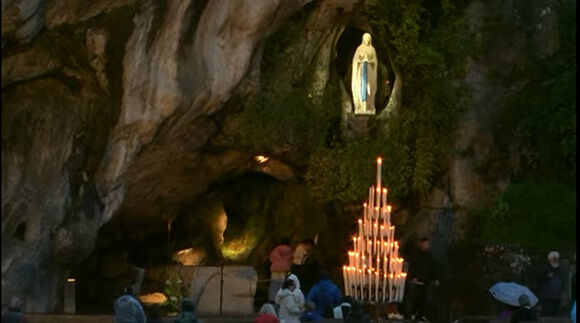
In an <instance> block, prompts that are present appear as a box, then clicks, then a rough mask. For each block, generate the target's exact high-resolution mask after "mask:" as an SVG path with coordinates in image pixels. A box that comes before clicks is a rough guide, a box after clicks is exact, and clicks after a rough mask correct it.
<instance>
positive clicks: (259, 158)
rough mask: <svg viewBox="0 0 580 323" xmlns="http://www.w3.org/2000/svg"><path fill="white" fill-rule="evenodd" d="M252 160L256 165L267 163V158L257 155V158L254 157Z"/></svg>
mask: <svg viewBox="0 0 580 323" xmlns="http://www.w3.org/2000/svg"><path fill="white" fill-rule="evenodd" d="M254 159H255V160H256V161H257V162H258V163H260V164H262V163H265V162H267V161H268V159H269V158H268V157H266V156H262V155H258V156H255V157H254Z"/></svg>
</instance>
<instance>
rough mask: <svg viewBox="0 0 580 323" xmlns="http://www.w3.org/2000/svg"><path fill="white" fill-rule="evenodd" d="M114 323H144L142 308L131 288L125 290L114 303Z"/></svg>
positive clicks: (144, 317)
mask: <svg viewBox="0 0 580 323" xmlns="http://www.w3.org/2000/svg"><path fill="white" fill-rule="evenodd" d="M113 306H114V308H115V316H114V317H113V322H114V323H145V322H146V316H145V311H143V306H141V303H139V301H138V300H137V299H136V298H135V296H134V295H133V288H132V287H130V286H129V287H127V288H125V294H124V295H123V296H121V297H119V298H117V300H116V301H115V303H114V304H113Z"/></svg>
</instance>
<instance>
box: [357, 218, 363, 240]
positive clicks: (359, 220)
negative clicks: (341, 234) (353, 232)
mask: <svg viewBox="0 0 580 323" xmlns="http://www.w3.org/2000/svg"><path fill="white" fill-rule="evenodd" d="M362 234H363V221H362V220H361V219H358V236H359V237H360V236H361V235H362Z"/></svg>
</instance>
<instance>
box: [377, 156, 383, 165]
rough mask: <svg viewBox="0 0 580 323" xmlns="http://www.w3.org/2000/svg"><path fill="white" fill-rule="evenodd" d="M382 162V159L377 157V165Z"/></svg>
mask: <svg viewBox="0 0 580 323" xmlns="http://www.w3.org/2000/svg"><path fill="white" fill-rule="evenodd" d="M382 163H383V160H382V159H381V157H379V158H377V164H379V165H380V164H382Z"/></svg>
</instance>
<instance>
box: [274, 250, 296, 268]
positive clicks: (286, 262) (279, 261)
mask: <svg viewBox="0 0 580 323" xmlns="http://www.w3.org/2000/svg"><path fill="white" fill-rule="evenodd" d="M293 256H294V255H293V252H292V248H291V247H290V246H289V245H287V244H279V245H278V246H276V247H275V248H274V250H272V252H271V253H270V261H271V262H272V265H271V266H270V270H271V271H274V272H286V271H289V270H290V266H291V265H292V258H293Z"/></svg>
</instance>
